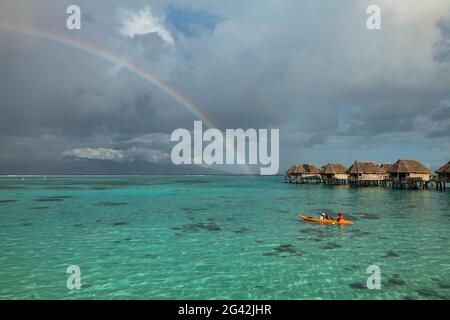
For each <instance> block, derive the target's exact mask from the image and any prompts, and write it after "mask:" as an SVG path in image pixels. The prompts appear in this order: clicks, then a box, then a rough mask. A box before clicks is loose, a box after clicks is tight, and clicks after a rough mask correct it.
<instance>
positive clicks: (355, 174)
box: [347, 161, 387, 187]
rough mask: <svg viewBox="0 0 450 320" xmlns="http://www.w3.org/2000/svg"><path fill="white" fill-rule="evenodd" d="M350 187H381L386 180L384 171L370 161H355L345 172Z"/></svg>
mask: <svg viewBox="0 0 450 320" xmlns="http://www.w3.org/2000/svg"><path fill="white" fill-rule="evenodd" d="M347 174H348V179H349V183H350V186H352V187H375V186H381V185H382V184H383V182H384V179H385V178H386V175H387V173H386V171H385V170H383V169H381V167H379V166H377V165H376V164H375V163H373V162H372V161H355V162H354V163H353V164H352V166H351V167H350V168H348V170H347Z"/></svg>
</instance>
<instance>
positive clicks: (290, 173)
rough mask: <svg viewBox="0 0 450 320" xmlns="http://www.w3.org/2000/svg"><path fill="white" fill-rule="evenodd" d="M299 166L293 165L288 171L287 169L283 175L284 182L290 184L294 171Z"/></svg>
mask: <svg viewBox="0 0 450 320" xmlns="http://www.w3.org/2000/svg"><path fill="white" fill-rule="evenodd" d="M298 166H299V165H298V164H296V165H293V166H292V167H290V168H289V169H287V171H286V173H285V174H284V180H285V181H287V182H289V183H291V182H292V179H293V178H294V174H293V172H294V170H295V169H296V168H297V167H298Z"/></svg>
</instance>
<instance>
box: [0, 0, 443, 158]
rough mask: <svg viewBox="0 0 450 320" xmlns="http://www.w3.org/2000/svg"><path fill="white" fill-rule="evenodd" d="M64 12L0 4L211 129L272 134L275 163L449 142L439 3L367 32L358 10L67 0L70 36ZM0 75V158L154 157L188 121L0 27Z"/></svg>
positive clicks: (10, 15)
mask: <svg viewBox="0 0 450 320" xmlns="http://www.w3.org/2000/svg"><path fill="white" fill-rule="evenodd" d="M69 4H72V1H65V0H64V1H58V2H57V3H55V2H54V1H50V0H45V1H40V5H39V6H33V5H32V2H31V1H21V2H17V1H12V0H6V1H2V2H1V4H0V20H1V21H2V22H5V21H6V22H8V23H14V24H19V25H24V26H29V27H32V28H35V29H39V30H50V31H52V32H54V33H57V34H60V35H62V36H64V37H66V38H73V39H76V40H77V41H79V42H83V43H89V44H91V45H94V46H96V47H99V48H101V49H102V50H103V51H107V52H112V53H114V54H115V55H117V56H120V57H123V58H124V59H125V60H127V61H130V62H132V63H133V64H134V65H136V66H138V67H139V68H141V69H143V70H150V71H151V72H152V73H153V74H154V75H155V76H157V77H158V78H161V79H162V80H163V81H165V82H166V83H168V84H169V85H171V86H173V87H174V88H176V89H177V90H178V91H179V92H181V93H183V94H184V95H186V96H187V97H189V98H190V99H191V100H192V101H193V103H195V104H196V105H197V106H198V108H199V109H200V110H201V111H202V112H204V113H205V114H207V115H208V117H209V118H210V119H211V120H212V121H213V122H214V123H215V124H216V125H217V126H218V127H219V128H222V129H223V128H238V127H242V128H249V127H253V128H267V127H276V128H280V130H281V131H280V133H281V153H282V155H281V159H284V160H283V161H284V163H282V166H283V165H284V166H286V165H288V164H289V163H291V162H293V161H296V162H297V161H301V159H306V158H307V159H309V160H310V161H316V160H317V159H323V158H324V157H328V158H330V160H334V161H340V158H338V157H339V156H338V155H339V153H336V151H330V152H329V154H328V155H326V154H324V153H323V151H322V150H323V149H320V148H325V149H327V148H328V149H330V150H337V149H339V148H340V149H341V150H348V149H349V148H362V149H364V148H370V145H368V144H367V141H369V140H371V139H374V140H375V139H376V136H380V137H382V139H383V140H384V141H389V143H400V144H402V146H403V147H404V149H405V150H407V149H408V142H407V137H410V136H414V137H415V141H416V142H417V140H418V139H419V140H420V142H421V143H423V144H426V143H427V141H428V140H427V139H430V140H433V143H434V145H437V146H439V144H440V143H441V142H442V143H444V142H445V141H444V140H445V139H444V138H445V136H448V123H447V122H446V121H447V120H448V119H449V114H448V104H446V101H448V93H449V92H448V88H449V87H450V70H449V69H450V65H449V60H448V52H449V51H448V48H450V46H449V34H450V32H449V30H450V29H449V28H448V26H449V25H450V24H449V20H448V17H449V13H450V12H449V10H450V5H449V4H448V2H447V1H444V0H439V1H435V2H433V4H432V5H425V4H424V3H422V2H420V1H415V2H414V4H411V2H409V1H404V0H399V1H396V2H395V3H394V2H392V1H385V0H383V1H380V2H379V5H380V6H381V7H382V12H383V16H382V17H383V19H382V30H380V31H376V32H370V31H368V30H367V29H366V28H365V18H366V14H365V10H366V8H367V6H368V5H369V4H371V3H370V2H369V1H346V2H336V1H323V2H320V3H318V2H317V1H275V0H273V1H237V0H231V1H201V0H190V1H184V0H183V1H182V0H173V1H162V0H157V1H152V2H151V3H149V2H148V1H140V0H139V1H125V0H114V1H78V4H79V5H80V7H81V8H82V17H83V20H82V23H83V24H82V30H80V31H68V30H66V29H65V17H66V15H65V8H66V7H67V6H68V5H69ZM146 8H149V10H150V11H146ZM149 12H150V13H149ZM146 14H147V16H146ZM149 15H150V16H151V18H152V20H151V23H150V24H147V25H142V24H139V22H140V20H139V19H141V18H142V17H148V16H149ZM133 19H134V20H133ZM124 26H127V27H128V29H127V30H126V31H127V32H128V33H127V32H125V31H124ZM149 30H151V31H149ZM147 31H148V32H147ZM0 70H2V73H1V74H0V96H1V107H0V108H1V113H2V117H0V148H1V149H2V151H3V152H2V154H1V156H0V157H1V158H2V159H8V160H13V159H15V158H19V157H27V158H29V159H46V158H48V159H52V160H55V159H62V155H64V154H65V155H70V156H72V157H76V156H81V157H88V158H89V157H97V158H99V159H101V158H102V157H103V158H105V157H106V158H107V159H116V158H120V156H118V155H123V157H124V158H126V159H130V160H135V159H142V160H146V161H156V162H158V161H166V160H167V157H168V154H169V153H170V147H171V144H170V141H169V134H170V132H171V131H172V130H174V129H175V128H179V127H184V128H188V129H191V128H192V121H193V120H194V119H195V118H196V117H194V116H193V115H192V114H190V113H189V112H188V111H186V110H185V109H184V108H182V107H181V106H180V105H179V104H178V102H176V101H175V100H174V99H172V98H171V97H169V96H168V95H167V94H165V93H163V92H161V91H160V90H157V89H155V88H154V87H153V86H152V85H150V84H149V83H146V82H143V81H142V80H141V79H138V78H137V77H136V76H135V75H133V74H131V73H130V72H128V71H127V70H126V69H125V68H123V67H121V66H120V65H114V64H111V63H109V62H105V61H102V59H99V58H98V57H95V56H94V55H91V54H86V53H85V52H81V51H77V50H73V49H71V48H68V47H65V46H61V45H58V44H55V43H51V42H48V41H45V40H42V39H38V38H33V37H29V36H26V35H20V34H12V33H10V32H5V31H0ZM446 119H447V120H446ZM369 138H371V139H369ZM380 139H381V138H380ZM439 139H443V140H439ZM371 141H372V140H371ZM374 143H375V142H374ZM377 145H378V144H377ZM318 148H319V149H318ZM74 150H77V151H74ZM113 150H115V151H117V153H116V152H114V151H113ZM436 150H439V148H437V149H436ZM447 150H448V149H447ZM333 152H334V153H333ZM382 152H385V153H386V157H387V153H388V152H392V151H391V150H390V149H389V148H387V149H386V150H385V151H381V153H382ZM434 152H438V151H434ZM439 152H440V151H439ZM306 154H307V156H306ZM447 155H449V154H448V151H447ZM391 156H393V157H394V156H395V155H391ZM108 157H109V158H108ZM436 157H437V156H434V158H436ZM392 160H395V159H392ZM419 160H420V159H419ZM342 161H344V160H342Z"/></svg>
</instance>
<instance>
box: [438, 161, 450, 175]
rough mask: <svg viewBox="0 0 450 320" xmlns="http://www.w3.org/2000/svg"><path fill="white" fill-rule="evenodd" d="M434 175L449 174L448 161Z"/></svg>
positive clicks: (449, 165) (449, 164)
mask: <svg viewBox="0 0 450 320" xmlns="http://www.w3.org/2000/svg"><path fill="white" fill-rule="evenodd" d="M436 173H450V161H449V162H448V163H447V164H445V165H443V166H442V167H440V168H439V169H437V170H436Z"/></svg>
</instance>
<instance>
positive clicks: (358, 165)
mask: <svg viewBox="0 0 450 320" xmlns="http://www.w3.org/2000/svg"><path fill="white" fill-rule="evenodd" d="M347 173H349V174H358V173H381V168H380V167H379V166H377V165H376V164H375V163H373V162H371V161H355V163H353V164H352V166H351V167H350V168H348V170H347Z"/></svg>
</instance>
